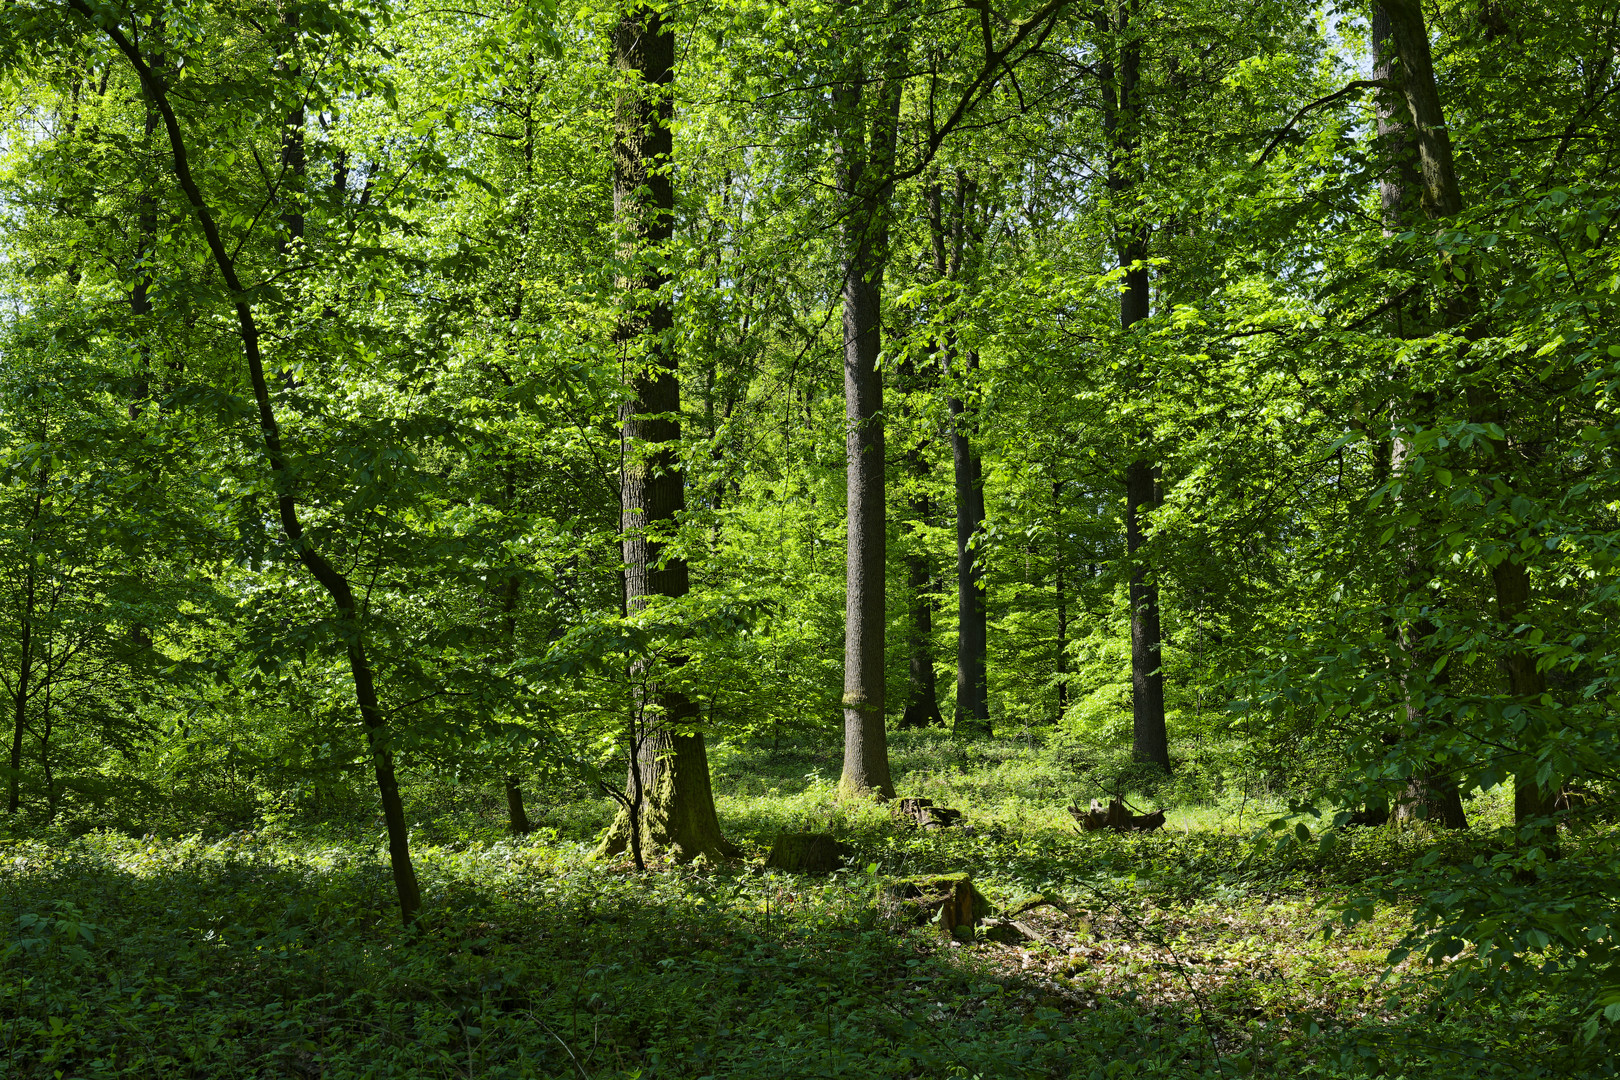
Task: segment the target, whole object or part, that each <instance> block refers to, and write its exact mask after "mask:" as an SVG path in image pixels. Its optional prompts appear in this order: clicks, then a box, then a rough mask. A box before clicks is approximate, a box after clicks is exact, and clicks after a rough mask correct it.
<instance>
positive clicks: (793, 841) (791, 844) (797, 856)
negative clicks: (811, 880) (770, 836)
mask: <svg viewBox="0 0 1620 1080" xmlns="http://www.w3.org/2000/svg"><path fill="white" fill-rule="evenodd" d="M849 855H850V848H849V845H848V844H843V843H840V842H839V841H837V840H835V839H833V838H832V837H831V836H830V835H828V834H827V833H783V834H782V835H780V836H778V837H777V838H776V843H774V844H772V845H771V853H770V855H768V856H767V857H766V859H765V865H766V866H767V867H768V868H770V869H772V870H786V871H788V872H789V873H793V874H830V873H832V872H833V871H834V870H837V869H838V868H839V867H840V866H842V865H844V860H845V859H847V858H849Z"/></svg>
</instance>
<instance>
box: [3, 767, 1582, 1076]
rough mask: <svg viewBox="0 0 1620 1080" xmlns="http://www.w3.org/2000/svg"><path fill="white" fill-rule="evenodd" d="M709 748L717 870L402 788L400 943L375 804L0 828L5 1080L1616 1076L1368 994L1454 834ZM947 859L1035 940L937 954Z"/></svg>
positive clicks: (1544, 1033)
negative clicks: (820, 859) (310, 820)
mask: <svg viewBox="0 0 1620 1080" xmlns="http://www.w3.org/2000/svg"><path fill="white" fill-rule="evenodd" d="M715 760H716V766H715V773H716V785H717V797H718V802H719V807H720V812H721V817H722V821H723V824H724V825H725V827H726V829H727V831H728V833H729V834H730V835H732V836H733V837H734V838H736V839H737V840H738V841H739V842H740V843H741V844H742V845H743V847H744V849H745V851H746V853H747V857H746V858H744V859H743V860H739V861H738V862H736V863H726V864H718V865H708V864H700V865H697V866H688V867H668V866H660V867H656V868H655V869H654V870H652V871H651V872H649V873H646V874H637V873H635V872H633V871H631V870H630V869H629V868H628V867H627V866H625V865H624V864H623V863H612V864H607V863H601V862H597V861H594V860H592V859H591V858H590V856H589V850H590V843H589V842H590V839H591V835H590V832H591V828H590V827H591V825H592V824H593V822H597V821H601V820H604V819H605V811H604V810H602V809H601V808H599V807H596V806H594V804H586V803H583V802H581V803H573V802H563V801H558V802H556V803H553V804H546V805H537V806H536V807H535V816H536V818H537V819H540V820H542V821H544V822H546V824H545V825H544V826H543V827H542V828H541V829H539V830H537V831H536V832H535V833H533V834H531V835H529V836H527V837H523V838H520V839H513V838H508V837H505V836H503V835H501V833H500V831H499V819H498V814H497V810H498V805H497V804H496V802H495V801H494V800H493V799H491V798H486V797H485V795H484V794H478V795H477V797H474V793H473V792H470V791H466V790H461V791H456V792H452V794H453V795H454V798H452V799H449V800H446V801H444V802H441V803H440V804H437V805H434V804H431V803H429V802H428V801H426V800H424V799H422V798H420V797H418V799H417V802H416V803H415V804H414V805H413V808H412V809H413V812H414V820H415V821H416V822H417V824H418V828H417V830H416V835H415V843H416V849H415V854H416V859H417V865H418V870H419V872H420V874H421V878H422V882H423V891H424V900H425V912H426V916H425V918H424V919H423V920H422V922H421V923H420V924H419V925H418V926H417V927H415V928H413V929H411V930H409V931H405V930H401V929H400V927H399V925H398V919H397V915H396V913H395V911H394V909H393V907H392V903H391V900H392V895H393V891H392V886H391V882H390V879H389V876H388V868H387V863H386V858H385V854H384V848H383V845H382V837H381V835H380V832H379V831H378V830H377V829H376V828H375V827H374V824H373V823H372V822H371V821H369V820H367V821H364V822H355V823H352V824H350V825H347V826H345V825H344V824H343V823H341V822H333V821H326V822H324V823H321V824H320V825H319V826H318V827H317V826H311V825H301V824H300V823H298V822H297V821H295V820H286V819H277V820H274V821H272V822H270V823H269V824H267V825H265V826H263V827H261V828H259V829H257V830H255V831H251V832H240V833H235V834H231V835H228V836H224V837H211V838H210V837H202V836H190V837H170V838H162V839H160V838H157V837H155V836H147V837H140V838H136V837H131V836H128V835H124V834H120V833H117V832H111V831H98V832H92V833H89V834H87V835H84V836H80V837H76V838H74V837H69V836H66V835H60V834H35V835H26V834H22V833H15V834H13V837H12V838H11V839H9V840H7V841H5V842H3V843H0V927H3V928H4V933H5V934H6V935H7V936H6V937H5V938H4V939H3V945H0V947H3V950H4V951H3V961H0V1075H6V1076H16V1077H27V1078H34V1077H39V1078H54V1077H63V1078H73V1077H85V1078H91V1077H97V1078H99V1077H112V1076H131V1077H159V1076H161V1077H209V1078H213V1077H221V1078H223V1077H287V1076H291V1077H303V1076H308V1077H341V1078H349V1077H356V1078H358V1077H413V1078H414V1077H489V1078H497V1077H514V1078H515V1077H568V1076H574V1077H586V1078H610V1077H639V1078H643V1080H648V1078H654V1077H658V1078H665V1077H669V1078H674V1077H693V1078H698V1077H709V1076H712V1077H761V1078H765V1077H772V1078H776V1077H851V1078H857V1077H862V1078H864V1077H895V1078H901V1077H917V1078H923V1077H930V1078H931V1077H952V1076H960V1077H984V1078H989V1077H998V1078H999V1077H1082V1078H1089V1077H1110V1078H1111V1077H1217V1076H1249V1075H1262V1076H1279V1077H1345V1078H1349V1077H1363V1076H1366V1077H1371V1076H1386V1077H1411V1078H1416V1077H1436V1078H1438V1077H1559V1076H1577V1075H1593V1076H1599V1075H1612V1066H1610V1064H1609V1060H1608V1054H1607V1047H1606V1045H1605V1043H1604V1042H1603V1036H1602V1035H1601V1033H1600V1036H1599V1038H1598V1039H1597V1040H1596V1041H1582V1040H1581V1039H1580V1038H1579V1037H1578V1035H1577V1034H1576V1031H1577V1027H1576V1023H1575V1021H1576V1019H1578V1018H1577V1017H1575V1016H1573V1014H1571V1013H1570V1012H1569V1011H1568V1007H1567V1006H1566V1005H1565V1004H1564V1003H1563V1002H1561V1001H1560V1000H1558V999H1557V998H1556V997H1553V996H1551V995H1547V996H1536V995H1534V994H1523V993H1521V994H1518V995H1516V996H1514V997H1512V998H1511V999H1508V1000H1500V1001H1493V1000H1483V999H1482V1000H1480V1001H1479V1002H1477V1003H1476V1004H1474V1005H1472V1006H1469V1007H1464V1006H1462V1005H1459V1004H1458V1003H1457V1002H1455V1001H1452V1000H1450V999H1448V998H1446V997H1444V996H1443V995H1441V994H1439V993H1437V992H1436V991H1435V990H1434V989H1433V988H1432V987H1430V986H1429V985H1427V984H1426V983H1425V982H1424V981H1423V980H1422V979H1421V978H1417V977H1415V976H1420V975H1421V974H1422V972H1421V971H1419V970H1417V969H1413V968H1411V967H1410V964H1411V962H1410V961H1409V962H1408V965H1407V966H1405V967H1403V969H1402V971H1398V972H1395V973H1394V974H1393V977H1392V976H1391V973H1390V972H1388V970H1387V967H1386V963H1385V957H1386V955H1387V954H1388V952H1389V950H1390V948H1391V947H1392V946H1393V945H1394V944H1395V943H1396V942H1397V940H1398V939H1399V937H1400V934H1401V932H1402V928H1403V927H1404V925H1405V922H1406V920H1407V917H1408V914H1409V913H1408V912H1407V911H1405V910H1403V909H1401V908H1400V907H1399V906H1396V905H1391V906H1389V907H1386V908H1384V909H1381V910H1379V911H1377V912H1376V913H1375V914H1374V917H1373V918H1372V919H1370V920H1368V921H1365V922H1362V923H1360V924H1358V925H1357V926H1355V927H1353V928H1351V929H1348V930H1345V931H1343V932H1341V933H1340V934H1338V935H1336V936H1334V937H1333V938H1331V939H1328V940H1324V939H1323V937H1322V934H1321V928H1322V926H1323V924H1324V921H1325V920H1327V919H1328V918H1329V917H1330V914H1331V904H1332V903H1333V902H1334V901H1335V900H1336V899H1341V898H1342V897H1344V896H1346V895H1349V894H1350V893H1351V892H1352V891H1353V890H1354V889H1355V888H1356V887H1357V885H1358V884H1359V883H1360V882H1362V881H1364V880H1365V879H1367V878H1368V877H1370V876H1376V875H1380V874H1385V875H1387V874H1389V873H1391V872H1395V871H1399V870H1401V869H1402V868H1404V867H1409V866H1411V865H1413V864H1414V863H1415V862H1416V861H1417V860H1419V859H1421V858H1423V857H1424V856H1425V855H1428V854H1430V853H1431V852H1434V851H1436V850H1438V851H1440V852H1441V854H1442V855H1443V856H1444V857H1445V858H1447V859H1451V858H1456V859H1463V858H1466V857H1467V855H1468V852H1467V850H1466V845H1467V844H1468V843H1470V842H1471V841H1469V840H1468V839H1466V838H1461V839H1459V838H1455V837H1452V838H1444V839H1435V838H1433V837H1430V836H1428V835H1426V834H1425V833H1423V832H1422V831H1421V830H1416V831H1411V832H1407V833H1396V832H1391V831H1389V830H1362V831H1351V832H1350V833H1347V834H1346V837H1345V839H1344V841H1343V842H1341V843H1340V844H1339V845H1338V847H1337V848H1336V849H1334V850H1333V851H1331V852H1328V853H1325V854H1324V853H1322V852H1319V851H1317V850H1316V849H1315V848H1314V847H1298V846H1288V845H1276V844H1272V843H1260V844H1257V843H1256V842H1255V840H1254V838H1253V837H1252V835H1251V827H1252V826H1254V825H1257V824H1259V823H1260V822H1261V820H1262V818H1261V817H1260V816H1257V808H1256V807H1255V806H1254V805H1253V804H1252V800H1245V802H1246V803H1247V805H1244V806H1242V807H1241V809H1242V811H1243V812H1244V813H1245V815H1246V818H1247V821H1248V826H1249V827H1245V828H1239V827H1237V825H1236V824H1235V814H1236V812H1237V811H1238V810H1239V809H1240V807H1239V806H1238V805H1236V804H1234V805H1232V806H1224V805H1216V806H1203V807H1195V808H1184V809H1180V810H1173V811H1172V813H1171V816H1170V818H1171V827H1170V828H1168V829H1166V830H1165V831H1164V832H1162V833H1157V834H1153V835H1128V836H1116V835H1113V834H1085V835H1082V834H1079V833H1078V832H1077V831H1076V830H1075V829H1074V828H1073V827H1072V825H1071V824H1070V823H1069V821H1068V816H1067V814H1066V813H1065V812H1064V810H1063V807H1064V806H1065V805H1067V803H1068V802H1069V801H1072V800H1073V799H1074V798H1077V797H1078V796H1079V795H1081V794H1083V793H1082V792H1079V791H1077V790H1075V789H1074V788H1073V786H1072V785H1070V786H1065V784H1064V782H1063V778H1062V776H1061V774H1060V772H1059V771H1058V769H1059V765H1060V764H1061V763H1060V762H1059V761H1058V760H1057V759H1055V758H1054V757H1052V756H1050V755H1047V756H1042V753H1041V752H1040V751H1039V750H1038V749H1033V748H1029V747H1020V746H1019V745H1018V744H1016V743H1013V742H1007V743H1002V744H978V745H967V746H961V745H953V744H951V743H950V741H949V740H945V739H942V738H940V737H939V736H931V735H930V736H926V737H902V738H899V739H897V740H896V754H895V760H896V765H897V769H896V772H897V774H898V775H899V776H900V777H901V778H902V779H901V782H900V786H901V788H902V789H903V791H905V792H906V793H918V794H927V795H928V796H929V797H932V798H935V800H936V802H940V803H945V804H949V805H955V806H958V807H960V808H962V809H963V810H964V811H965V813H966V815H967V817H966V821H967V825H968V827H966V828H961V829H951V830H942V831H939V832H929V833H922V832H917V831H905V830H900V829H897V828H896V827H895V826H894V825H893V824H892V823H891V822H890V820H889V818H888V815H887V814H886V812H885V811H884V810H883V809H882V808H880V807H876V806H873V805H870V804H863V803H848V802H845V803H840V802H838V801H837V800H836V799H834V798H833V789H832V782H833V779H834V776H833V774H832V772H831V770H832V768H833V767H834V766H835V763H833V762H831V761H830V760H829V758H828V755H826V754H819V753H815V752H811V751H807V750H802V749H799V750H790V751H783V750H781V749H778V750H777V751H776V752H774V753H772V752H771V751H769V750H768V749H764V748H761V749H758V750H755V751H744V750H741V749H739V748H728V747H721V748H717V752H716V754H715ZM444 790H448V789H444ZM418 795H419V796H420V791H419V792H418ZM1273 809H1275V808H1273ZM1268 812H1270V811H1268ZM592 815H594V817H593V816H592ZM806 828H808V829H815V830H830V831H833V832H835V833H838V834H839V835H840V836H842V837H843V838H845V839H846V841H848V842H849V843H850V844H851V845H852V846H853V848H854V850H855V852H856V855H855V858H854V859H853V860H852V863H851V866H850V867H849V868H848V869H846V870H845V871H843V872H840V873H838V874H834V875H831V876H830V877H819V878H810V877H795V876H791V875H783V874H776V873H771V872H766V871H764V870H763V869H761V867H760V865H759V863H760V856H761V855H762V854H763V851H764V849H765V847H766V845H768V843H769V842H770V839H771V838H772V837H773V836H774V835H775V833H777V832H779V831H781V830H783V829H806ZM1436 845H1439V847H1437V846H1436ZM1446 845H1451V846H1453V847H1455V848H1456V850H1455V851H1452V850H1450V849H1448V848H1447V847H1446ZM947 870H967V871H969V872H971V873H972V874H973V876H974V880H975V881H976V882H977V883H979V884H980V886H981V887H982V888H983V889H984V891H985V892H986V893H987V894H988V895H989V896H990V898H991V899H992V900H993V901H995V902H997V903H1000V904H1002V905H1011V904H1013V903H1014V902H1015V901H1017V900H1019V899H1020V898H1032V897H1034V896H1035V895H1037V894H1040V895H1044V896H1045V897H1046V898H1047V899H1049V900H1051V901H1054V902H1055V903H1056V904H1058V905H1061V906H1060V907H1054V906H1051V905H1046V906H1042V907H1038V908H1034V909H1031V911H1030V912H1029V913H1028V914H1027V915H1026V916H1021V918H1027V919H1031V920H1034V921H1035V925H1036V927H1037V929H1039V931H1040V933H1041V934H1042V935H1043V937H1042V939H1041V940H1040V941H1037V942H1033V943H1025V944H1023V945H1020V946H1016V947H1015V946H1006V945H996V944H991V943H989V942H984V941H968V942H953V941H950V940H949V939H946V938H943V937H942V936H941V935H940V934H939V933H938V932H937V931H936V930H935V929H933V928H931V927H922V928H916V927H913V926H911V925H909V924H908V923H907V922H906V921H905V920H904V919H903V918H900V917H898V916H897V915H896V914H895V913H893V912H892V911H889V910H887V909H886V908H885V907H884V906H883V905H881V904H879V903H877V902H876V896H877V893H878V891H879V889H878V886H879V883H880V882H881V881H882V880H883V879H885V878H887V877H889V876H893V875H909V874H921V873H929V872H940V871H947ZM1042 920H1044V921H1042ZM1403 972H1406V973H1409V974H1404V975H1403Z"/></svg>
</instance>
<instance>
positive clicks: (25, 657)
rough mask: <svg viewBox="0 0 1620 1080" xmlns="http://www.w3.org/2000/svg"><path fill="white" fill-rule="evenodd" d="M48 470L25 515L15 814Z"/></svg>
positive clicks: (14, 730) (10, 788)
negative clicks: (37, 552) (36, 549)
mask: <svg viewBox="0 0 1620 1080" xmlns="http://www.w3.org/2000/svg"><path fill="white" fill-rule="evenodd" d="M48 479H49V473H47V472H46V470H45V469H44V468H43V467H42V468H41V469H40V470H39V476H38V478H37V479H36V482H35V483H36V486H35V488H34V505H33V508H32V509H31V510H30V512H29V515H28V550H27V551H26V552H25V553H24V557H25V558H26V559H27V560H28V565H27V566H26V568H25V569H24V571H23V608H22V612H21V618H20V619H19V620H18V623H19V625H18V627H17V629H18V638H19V641H18V649H17V652H18V661H17V685H16V687H15V688H14V690H13V696H12V718H11V720H12V727H11V775H10V777H9V780H8V783H7V791H6V812H7V813H8V814H12V815H14V816H15V815H16V813H17V811H18V810H19V809H20V808H21V806H22V803H21V798H22V795H21V793H22V750H23V732H24V731H25V730H26V728H27V722H28V693H29V690H28V684H29V681H30V678H31V676H32V674H33V670H34V600H35V587H36V584H37V581H38V571H37V569H36V565H35V562H34V558H35V556H34V547H35V544H36V543H37V541H38V539H39V534H38V526H39V515H40V512H41V511H42V510H43V509H44V507H45V485H46V483H47V481H48Z"/></svg>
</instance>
